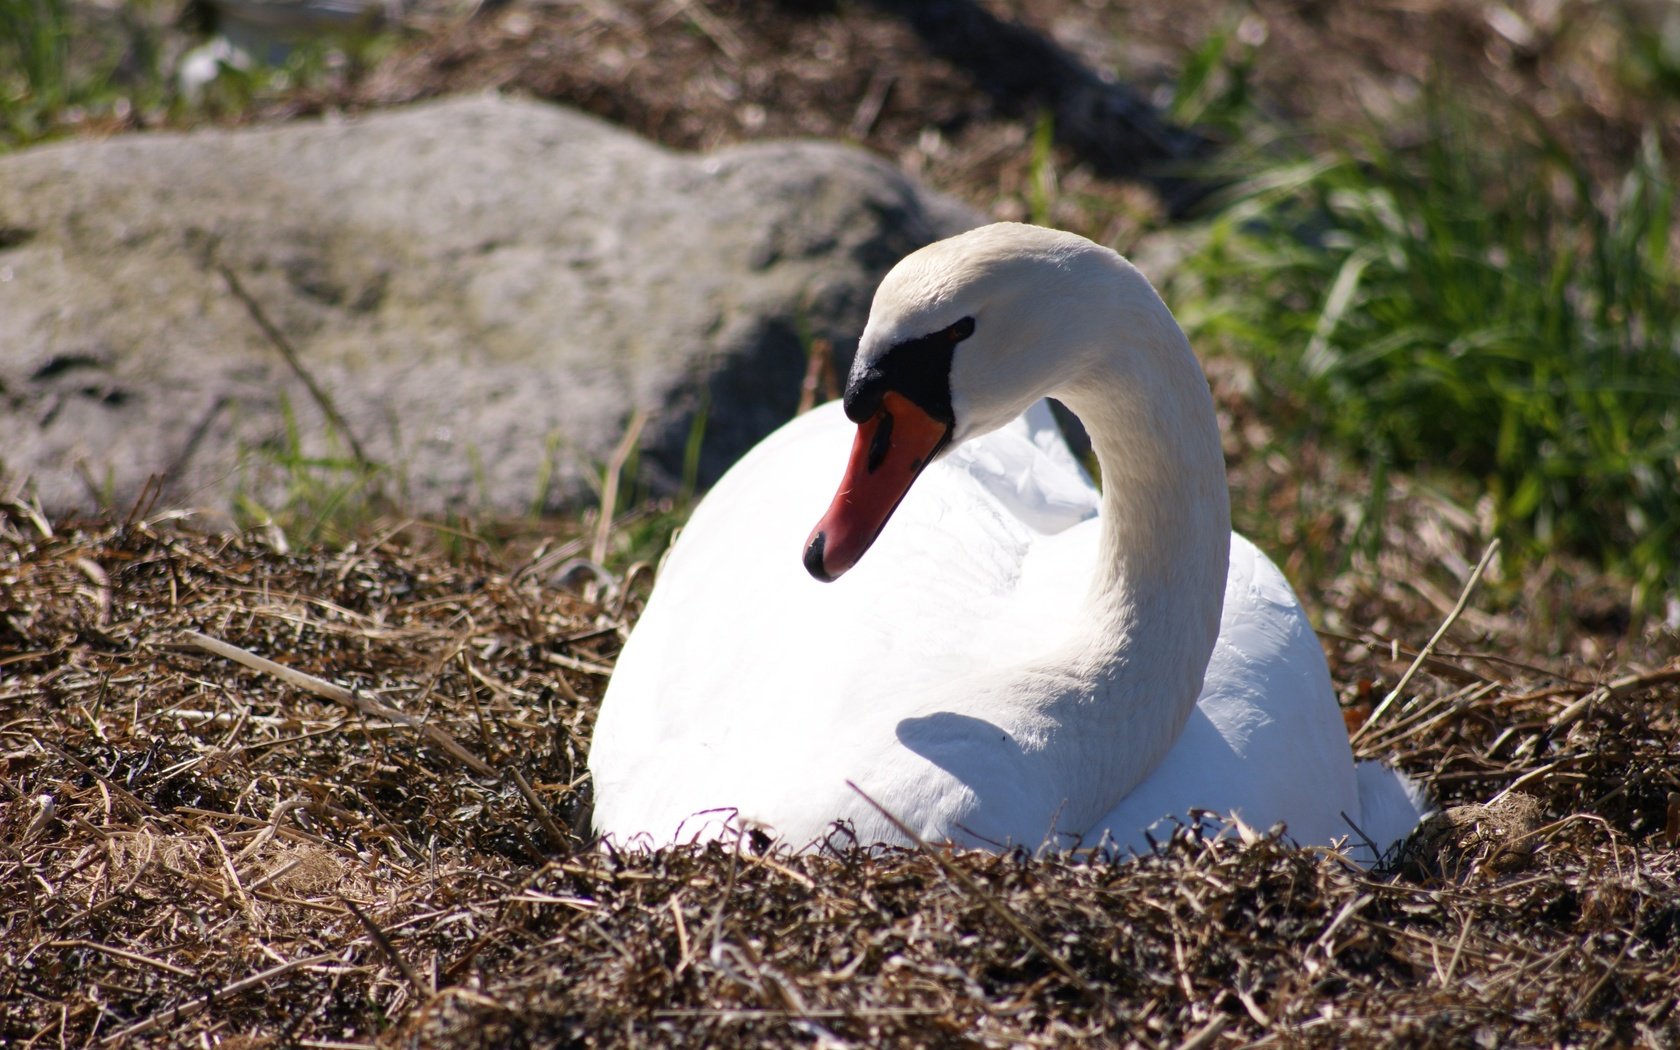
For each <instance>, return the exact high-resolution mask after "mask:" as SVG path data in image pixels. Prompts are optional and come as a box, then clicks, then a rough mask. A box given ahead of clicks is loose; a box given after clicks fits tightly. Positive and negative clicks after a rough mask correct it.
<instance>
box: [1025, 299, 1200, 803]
mask: <svg viewBox="0 0 1680 1050" xmlns="http://www.w3.org/2000/svg"><path fill="white" fill-rule="evenodd" d="M1162 313H1165V308H1164V307H1163V308H1162ZM1166 324H1167V325H1168V326H1170V327H1169V328H1167V329H1165V330H1163V331H1162V332H1161V333H1160V335H1161V338H1163V339H1168V340H1170V341H1171V342H1173V344H1174V345H1173V346H1172V347H1171V348H1170V349H1171V352H1168V353H1161V354H1157V355H1153V357H1152V362H1153V364H1155V365H1158V366H1160V367H1158V368H1152V369H1151V370H1150V373H1149V375H1147V376H1140V375H1137V374H1123V373H1122V372H1121V371H1120V368H1119V363H1117V364H1116V368H1115V370H1114V371H1111V372H1109V371H1103V370H1102V369H1100V368H1099V369H1098V370H1096V371H1094V372H1087V373H1086V374H1085V375H1083V376H1082V377H1081V379H1080V380H1079V381H1078V382H1076V383H1074V384H1071V385H1069V386H1067V387H1065V388H1063V389H1062V390H1060V391H1059V392H1058V394H1057V396H1058V397H1060V398H1061V399H1062V400H1063V401H1064V402H1065V403H1066V404H1067V405H1068V407H1069V408H1070V409H1072V410H1073V411H1074V413H1076V414H1077V415H1078V416H1079V418H1080V420H1081V421H1082V422H1083V423H1084V424H1085V427H1086V430H1087V431H1088V432H1089V434H1090V435H1091V441H1092V445H1093V447H1094V449H1095V452H1096V456H1097V462H1098V464H1099V466H1100V468H1101V472H1102V481H1103V493H1102V504H1101V510H1100V527H1101V542H1100V545H1099V551H1098V557H1097V562H1096V564H1095V565H1094V566H1093V571H1092V578H1091V583H1090V590H1089V592H1088V594H1087V597H1086V608H1085V614H1084V616H1082V618H1081V619H1082V630H1081V631H1080V632H1079V634H1078V636H1077V637H1075V638H1074V639H1072V640H1071V642H1070V644H1071V646H1072V649H1071V651H1064V655H1065V657H1067V658H1068V659H1067V662H1066V663H1065V664H1063V667H1064V669H1067V670H1069V671H1070V672H1071V675H1072V678H1073V681H1072V682H1071V685H1072V688H1071V689H1069V690H1067V691H1066V692H1064V693H1063V694H1062V699H1061V700H1060V701H1059V702H1058V706H1059V707H1060V708H1061V710H1060V711H1059V712H1058V713H1057V714H1056V715H1054V716H1053V720H1054V721H1055V722H1056V723H1057V724H1059V725H1061V726H1063V727H1064V729H1068V728H1075V727H1077V730H1078V731H1077V732H1075V733H1071V734H1069V733H1066V732H1062V733H1058V734H1057V736H1058V738H1059V739H1060V740H1062V741H1066V742H1067V743H1068V744H1069V745H1071V746H1073V747H1074V748H1076V749H1077V750H1078V752H1079V753H1078V754H1070V755H1068V756H1066V761H1067V762H1069V763H1070V765H1068V766H1064V769H1073V770H1077V771H1078V773H1077V774H1076V775H1077V776H1078V777H1079V778H1080V779H1082V780H1084V779H1087V778H1089V784H1088V785H1086V786H1085V787H1086V790H1078V789H1077V788H1075V789H1074V790H1070V797H1071V798H1086V799H1091V800H1092V808H1094V809H1098V810H1100V811H1099V812H1095V813H1092V814H1088V815H1084V814H1081V815H1077V816H1076V815H1075V814H1071V813H1070V814H1068V816H1069V817H1070V818H1074V819H1075V820H1077V819H1079V818H1080V817H1087V818H1088V819H1091V820H1094V819H1097V818H1099V817H1101V816H1102V815H1103V813H1106V812H1107V809H1108V808H1111V807H1112V806H1113V805H1114V804H1117V803H1118V802H1119V800H1120V799H1121V798H1122V797H1124V796H1125V794H1126V793H1127V792H1129V791H1130V790H1131V789H1132V788H1133V787H1135V786H1136V785H1137V784H1138V783H1139V782H1140V781H1142V779H1143V778H1144V777H1146V776H1147V775H1148V774H1149V772H1150V771H1151V770H1152V769H1154V767H1155V766H1156V765H1157V764H1158V763H1159V762H1160V760H1161V759H1162V758H1163V757H1164V756H1165V755H1166V753H1167V751H1168V750H1169V749H1170V748H1171V747H1172V745H1173V743H1174V741H1176V740H1177V738H1178V736H1179V734H1180V732H1181V731H1182V730H1183V728H1184V724H1185V721H1186V720H1187V719H1188V718H1189V716H1190V713H1191V711H1192V710H1193V709H1194V708H1195V705H1196V700H1197V698H1198V697H1199V695H1200V693H1201V688H1202V679H1203V676H1204V674H1205V673H1206V671H1207V665H1208V658H1209V656H1210V655H1211V653H1212V651H1213V645H1214V641H1215V639H1216V638H1217V637H1218V634H1219V618H1220V611H1221V609H1222V606H1223V603H1224V597H1225V580H1226V575H1227V571H1228V567H1229V562H1230V544H1231V519H1230V504H1229V495H1228V492H1227V489H1226V482H1225V462H1224V456H1223V454H1222V453H1221V450H1220V445H1219V430H1218V423H1217V420H1216V418H1215V415H1214V407H1213V399H1212V396H1211V395H1210V394H1209V392H1208V387H1207V381H1206V379H1205V378H1204V377H1203V375H1202V372H1201V368H1200V366H1199V365H1198V364H1197V362H1196V359H1195V357H1194V355H1192V354H1191V353H1190V350H1189V347H1188V345H1186V344H1185V343H1184V336H1183V335H1182V333H1180V332H1179V330H1178V327H1177V325H1176V324H1175V323H1173V322H1172V321H1171V319H1170V315H1169V316H1168V318H1167V321H1166ZM1069 723H1072V724H1071V725H1070V724H1069ZM1070 824H1071V821H1070Z"/></svg>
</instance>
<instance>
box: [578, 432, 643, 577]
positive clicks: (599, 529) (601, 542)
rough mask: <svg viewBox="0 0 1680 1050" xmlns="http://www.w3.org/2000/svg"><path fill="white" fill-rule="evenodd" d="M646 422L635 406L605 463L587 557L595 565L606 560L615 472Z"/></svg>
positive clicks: (615, 504) (615, 503)
mask: <svg viewBox="0 0 1680 1050" xmlns="http://www.w3.org/2000/svg"><path fill="white" fill-rule="evenodd" d="M646 422H647V410H646V409H641V408H638V409H636V411H635V412H633V413H631V415H630V423H629V425H628V426H626V427H625V428H624V436H623V437H621V438H619V439H618V447H617V448H615V449H613V454H612V459H611V460H609V461H608V462H607V476H606V477H605V478H603V479H602V482H601V517H600V520H598V521H596V522H595V543H594V545H593V546H591V547H590V549H589V557H590V560H591V561H593V562H594V563H595V564H597V565H600V564H602V563H603V562H605V561H606V560H607V540H608V539H609V538H611V536H612V523H613V515H614V514H615V513H617V511H618V475H619V474H620V473H621V472H622V471H623V470H624V464H625V462H626V461H627V460H629V458H630V453H631V452H634V451H635V449H636V441H637V439H639V438H640V437H641V436H642V426H643V424H645V423H646Z"/></svg>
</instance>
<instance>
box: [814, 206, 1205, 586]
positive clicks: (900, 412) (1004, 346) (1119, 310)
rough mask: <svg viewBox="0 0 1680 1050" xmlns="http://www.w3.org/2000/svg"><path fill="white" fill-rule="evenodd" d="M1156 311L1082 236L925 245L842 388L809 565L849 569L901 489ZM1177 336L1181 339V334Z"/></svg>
mask: <svg viewBox="0 0 1680 1050" xmlns="http://www.w3.org/2000/svg"><path fill="white" fill-rule="evenodd" d="M1134 299H1135V300H1137V301H1139V302H1141V303H1143V305H1145V306H1146V307H1148V308H1147V309H1145V310H1143V311H1141V313H1142V315H1143V316H1144V317H1145V318H1146V319H1148V320H1149V321H1150V322H1153V321H1154V320H1155V319H1156V318H1155V314H1154V311H1158V312H1159V313H1160V314H1162V315H1165V318H1166V324H1167V325H1168V326H1170V327H1171V328H1172V330H1173V331H1174V332H1176V331H1177V326H1176V324H1174V322H1173V321H1172V316H1171V314H1169V313H1167V312H1166V308H1165V307H1163V306H1161V304H1160V299H1159V298H1158V297H1157V296H1156V295H1155V293H1154V290H1153V289H1151V288H1150V287H1149V282H1148V281H1147V280H1145V279H1144V277H1143V276H1142V275H1141V274H1139V273H1138V272H1137V270H1136V269H1134V268H1133V267H1132V266H1131V264H1130V263H1128V262H1126V261H1125V260H1124V259H1122V258H1121V257H1120V256H1119V255H1117V254H1115V253H1114V252H1112V251H1110V250H1108V249H1107V248H1103V247H1101V246H1099V245H1096V244H1093V243H1092V242H1091V241H1088V240H1086V239H1085V238H1083V237H1079V236H1077V235H1075V234H1071V233H1062V232H1060V231H1057V230H1047V229H1043V228H1040V227H1037V226H1024V225H1021V224H1018V223H997V224H995V225H992V226H983V227H981V228H979V229H977V230H971V231H969V232H968V233H964V234H960V235H958V236H956V237H952V238H949V239H948V240H943V241H939V242H938V243H936V244H930V245H928V246H927V247H925V248H922V249H921V250H919V251H917V252H914V253H913V254H911V255H909V256H907V257H906V258H905V259H904V260H903V261H901V262H900V263H899V264H898V265H897V266H895V267H893V269H892V271H891V272H890V273H888V274H887V276H886V278H885V280H883V281H882V282H881V287H880V288H879V289H878V290H877V291H876V293H875V300H874V303H873V304H872V305H871V307H870V311H869V323H868V325H867V326H865V328H864V330H863V337H862V338H861V339H860V340H859V343H858V352H857V358H856V359H855V361H854V362H853V364H852V372H851V375H850V377H849V378H848V379H847V382H846V394H845V408H846V415H847V416H848V417H849V418H850V419H851V420H852V421H853V422H854V423H856V424H858V431H857V437H856V439H855V440H854V442H853V445H852V453H851V459H850V461H849V462H848V464H847V467H846V474H845V477H844V478H843V479H842V480H841V483H840V489H839V492H838V493H837V494H836V495H835V497H834V502H833V504H832V505H831V506H830V507H829V509H828V513H827V514H825V515H823V518H822V520H821V521H819V522H818V523H817V526H816V528H815V529H813V530H812V531H811V535H810V538H809V539H808V540H807V541H806V546H805V567H806V569H808V570H809V571H810V573H811V575H812V576H815V577H816V578H817V579H819V580H825V581H826V580H833V579H836V578H838V577H839V576H840V574H841V573H844V572H845V571H846V570H847V569H849V568H851V567H852V566H853V565H855V564H856V563H857V561H858V559H859V558H861V557H862V556H863V554H864V552H865V551H867V550H868V549H869V547H870V545H871V544H872V543H874V542H875V538H876V537H877V536H878V535H880V532H881V529H882V528H883V527H885V525H886V523H887V519H888V518H890V517H891V516H892V513H893V511H894V510H896V509H897V508H898V504H899V502H900V501H901V500H903V498H904V495H905V493H907V492H908V491H909V490H910V486H911V485H912V484H913V483H914V482H915V480H916V478H917V477H918V476H919V475H920V474H921V472H922V470H923V469H924V468H926V467H927V465H928V464H929V463H931V462H932V461H933V460H934V459H936V458H938V457H939V456H940V455H941V454H943V453H944V452H945V451H946V450H947V449H949V448H951V447H952V446H953V445H957V444H960V443H962V442H963V441H966V440H968V439H969V438H972V437H977V436H979V435H981V434H984V433H987V432H989V431H992V430H996V429H997V428H999V427H1001V426H1003V425H1004V424H1006V423H1008V422H1009V421H1010V420H1012V419H1014V418H1015V417H1016V416H1018V415H1020V414H1021V413H1022V412H1023V411H1025V410H1026V409H1027V407H1028V406H1030V405H1031V404H1032V403H1033V402H1035V401H1037V400H1038V399H1039V398H1041V397H1044V396H1045V395H1046V394H1049V393H1051V392H1053V391H1057V390H1059V389H1062V388H1063V387H1065V386H1067V385H1069V384H1071V383H1075V382H1077V380H1078V377H1079V375H1080V374H1081V372H1083V371H1084V370H1085V369H1087V368H1088V367H1089V366H1090V364H1091V362H1092V359H1093V356H1094V355H1097V354H1103V353H1110V354H1111V353H1112V347H1113V346H1114V345H1115V341H1116V337H1117V336H1121V335H1122V334H1123V333H1121V332H1117V331H1115V330H1114V329H1115V327H1116V326H1117V325H1120V324H1125V323H1127V321H1128V320H1129V318H1128V315H1129V314H1130V313H1132V312H1133V311H1130V310H1128V309H1126V307H1127V306H1128V305H1130V303H1131V302H1132V301H1133V300H1134ZM1179 339H1180V340H1181V341H1182V336H1179Z"/></svg>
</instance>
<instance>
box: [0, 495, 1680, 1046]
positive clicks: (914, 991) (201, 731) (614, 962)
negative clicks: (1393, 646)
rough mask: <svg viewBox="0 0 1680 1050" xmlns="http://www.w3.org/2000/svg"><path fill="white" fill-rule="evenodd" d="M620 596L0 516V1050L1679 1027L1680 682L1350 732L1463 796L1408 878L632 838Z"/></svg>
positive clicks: (1520, 691) (1398, 716)
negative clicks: (624, 832) (605, 791)
mask: <svg viewBox="0 0 1680 1050" xmlns="http://www.w3.org/2000/svg"><path fill="white" fill-rule="evenodd" d="M634 611H635V605H634V602H630V603H628V608H627V607H626V605H625V604H624V603H621V602H620V601H619V600H618V599H617V598H615V597H610V596H609V597H608V598H607V599H604V600H588V599H586V598H585V597H583V596H580V595H579V594H577V593H574V592H571V591H566V590H561V589H556V588H554V587H551V586H548V585H547V584H545V583H544V582H543V580H542V573H541V572H533V571H518V570H512V571H510V570H508V569H506V568H504V567H501V566H499V565H497V564H495V563H493V562H491V561H489V560H484V559H479V558H475V557H471V556H466V557H455V558H444V557H442V556H440V555H438V554H435V553H427V552H425V551H422V550H420V549H417V548H415V547H413V546H409V545H406V544H405V543H403V542H401V541H399V540H398V539H397V538H396V536H395V535H393V534H388V535H386V536H384V537H376V538H374V539H372V540H370V541H368V542H365V543H361V544H356V545H352V546H350V547H348V548H346V549H343V550H337V551H303V552H287V551H285V550H283V549H278V548H277V547H276V545H275V544H273V543H271V542H269V541H268V540H266V539H265V538H264V537H263V536H262V535H261V534H256V533H252V534H242V535H220V536H212V535H201V534H197V533H195V532H193V531H190V530H189V529H187V528H184V527H182V526H181V523H178V522H172V521H169V520H163V519H154V520H149V521H128V522H99V523H81V524H76V523H65V524H63V525H60V526H58V527H57V528H54V527H53V526H51V525H50V524H49V523H47V522H45V521H42V520H40V518H39V516H38V515H35V514H34V513H32V512H30V511H29V510H28V509H27V508H18V507H14V508H13V509H12V510H10V511H4V512H0V900H3V901H4V902H5V907H4V908H0V930H3V933H4V936H3V939H0V1044H4V1045H12V1046H82V1045H115V1046H129V1045H188V1044H190V1045H194V1046H201V1045H230V1046H245V1047H254V1046H270V1045H274V1046H278V1045H306V1046H366V1045H375V1044H377V1045H383V1046H486V1047H490V1046H495V1047H505V1046H548V1045H560V1044H567V1045H569V1044H591V1045H595V1044H614V1045H617V1044H652V1045H660V1046H665V1045H676V1044H692V1045H720V1044H721V1045H731V1044H739V1043H748V1042H750V1043H753V1044H800V1045H806V1044H817V1045H842V1044H855V1045H866V1046H876V1045H905V1046H925V1045H994V1044H996V1045H1036V1046H1060V1045H1068V1044H1069V1043H1070V1041H1071V1040H1072V1039H1074V1038H1080V1037H1097V1038H1099V1039H1101V1040H1102V1042H1103V1043H1104V1044H1108V1045H1123V1044H1124V1045H1145V1046H1148V1045H1182V1046H1195V1047H1216V1046H1227V1047H1235V1046H1241V1045H1248V1044H1267V1043H1282V1044H1289V1045H1323V1046H1345V1045H1350V1044H1351V1045H1425V1044H1428V1045H1467V1044H1469V1043H1471V1042H1475V1043H1478V1044H1480V1045H1486V1046H1492V1045H1539V1044H1569V1045H1618V1046H1620V1045H1631V1044H1641V1045H1651V1046H1674V1045H1677V1044H1680V1011H1677V1008H1676V1004H1675V996H1674V988H1675V986H1676V983H1677V980H1680V889H1677V876H1680V857H1677V855H1676V851H1675V849H1674V846H1675V844H1676V840H1677V838H1680V801H1673V800H1674V799H1677V798H1680V796H1675V795H1672V794H1671V793H1672V792H1675V791H1680V760H1677V758H1676V741H1680V662H1677V663H1671V664H1670V665H1668V666H1667V667H1666V668H1654V669H1640V668H1631V669H1624V670H1623V672H1620V673H1618V674H1615V675H1609V676H1603V677H1602V678H1601V680H1599V681H1596V682H1591V683H1588V682H1580V683H1575V682H1570V681H1566V680H1563V679H1555V678H1547V677H1543V676H1541V675H1540V674H1539V673H1538V672H1523V674H1525V675H1526V676H1527V677H1526V679H1525V680H1522V681H1518V680H1515V679H1512V678H1506V677H1500V674H1501V673H1503V672H1499V671H1498V670H1497V669H1498V668H1504V670H1505V671H1506V672H1510V671H1511V668H1510V667H1509V666H1508V665H1505V664H1499V663H1497V662H1486V661H1483V662H1476V661H1470V660H1463V661H1458V662H1453V661H1448V660H1445V659H1443V658H1440V657H1437V658H1435V659H1433V660H1431V661H1429V662H1427V663H1425V664H1424V665H1423V667H1422V670H1421V671H1420V672H1419V674H1418V675H1417V676H1416V677H1415V678H1413V679H1412V682H1411V684H1410V686H1409V687H1408V690H1409V691H1408V695H1409V696H1410V695H1412V694H1415V696H1416V699H1415V702H1412V703H1410V704H1409V705H1407V706H1404V707H1403V708H1400V707H1397V708H1396V709H1394V710H1391V711H1390V712H1388V713H1387V714H1386V715H1385V720H1384V721H1383V723H1382V724H1381V725H1379V726H1377V727H1375V728H1373V729H1372V730H1369V731H1367V732H1366V733H1365V734H1364V736H1363V737H1362V745H1364V746H1366V749H1367V750H1369V751H1376V752H1381V753H1384V754H1392V755H1395V756H1397V757H1398V759H1399V761H1400V762H1401V763H1402V764H1403V765H1405V766H1406V768H1408V769H1410V770H1412V771H1413V772H1415V773H1417V774H1419V775H1421V776H1422V777H1423V778H1424V779H1426V780H1427V781H1428V782H1429V783H1430V784H1431V786H1432V788H1433V789H1434V790H1435V791H1436V793H1437V795H1438V797H1440V798H1441V799H1442V800H1443V801H1446V802H1450V803H1459V804H1460V805H1459V806H1458V807H1457V808H1455V809H1452V810H1450V811H1449V813H1448V814H1447V815H1446V816H1444V817H1443V818H1442V819H1441V820H1440V821H1438V822H1437V823H1436V824H1434V825H1432V826H1431V827H1430V828H1428V829H1426V831H1425V832H1424V833H1423V834H1420V835H1419V836H1417V837H1416V838H1415V839H1414V841H1413V842H1412V844H1411V846H1410V848H1409V849H1408V851H1407V854H1406V855H1405V856H1404V857H1403V858H1401V860H1400V861H1399V862H1397V864H1395V865H1394V866H1393V870H1390V871H1385V872H1378V873H1367V872H1361V871H1357V870H1353V869H1351V868H1349V867H1347V866H1346V865H1344V864H1342V863H1340V862H1338V861H1337V860H1336V859H1335V858H1334V857H1331V856H1326V855H1324V854H1321V853H1316V852H1313V851H1307V850H1300V849H1296V848H1294V847H1292V846H1290V845H1288V844H1287V842H1285V841H1283V840H1281V839H1279V838H1277V837H1268V836H1264V835H1256V834H1252V833H1248V834H1242V835H1237V836H1231V837H1227V838H1222V839H1208V838H1204V837H1199V836H1197V835H1195V834H1193V833H1190V832H1184V833H1182V834H1180V835H1179V836H1177V837H1175V838H1174V839H1173V840H1172V841H1171V842H1169V843H1165V844H1163V846H1162V849H1161V850H1160V852H1159V853H1157V854H1155V855H1151V856H1148V857H1145V858H1142V859H1139V860H1132V861H1116V862H1106V861H1105V862H1100V863H1099V862H1089V861H1080V860H1078V859H1074V858H1067V857H1036V858H1035V857H1028V856H1025V855H1019V854H1017V855H1010V856H1003V857H997V856H990V855H970V854H955V855H943V854H932V853H919V852H913V851H910V852H891V853H886V854H869V853H863V852H857V851H841V852H835V853H830V854H824V855H800V856H793V855H788V854H785V853H782V852H777V851H768V852H766V851H763V850H761V849H759V848H757V847H755V846H754V844H752V843H750V842H749V843H743V844H742V848H740V849H730V848H723V847H719V846H711V847H707V848H697V849H692V850H677V851H667V852H663V853H659V854H655V855H614V854H610V853H603V852H600V851H597V850H594V849H592V848H590V844H589V843H588V842H587V841H586V838H585V837H584V836H583V835H582V834H581V833H580V832H581V830H582V829H583V828H585V827H586V826H587V807H588V799H587V795H586V792H585V790H584V788H585V785H584V783H583V779H582V775H583V756H584V754H585V753H586V741H587V740H588V736H589V731H590V726H591V721H592V718H593V712H594V709H595V705H596V702H597V699H598V697H599V695H600V690H601V687H602V685H603V684H604V682H605V679H606V675H607V673H608V671H609V669H610V666H611V663H612V660H613V658H614V656H615V654H616V651H617V648H618V645H619V642H620V638H621V631H622V629H623V627H624V624H625V620H626V616H627V614H629V615H633V614H634ZM256 657H261V658H266V659H269V660H273V661H276V662H277V663H278V664H280V665H283V667H284V668H286V669H289V673H288V672H283V671H282V670H280V669H279V668H276V667H274V666H271V665H267V664H264V663H262V662H261V661H260V660H258V659H254V658H256ZM1490 668H1494V669H1495V670H1489V669H1490ZM1512 673H1515V672H1512ZM1513 788H1515V789H1516V790H1515V791H1512V790H1511V789H1513ZM1501 792H1503V793H1504V794H1503V795H1501V796H1500V797H1498V798H1497V799H1496V801H1495V802H1494V803H1493V804H1492V805H1489V806H1483V805H1479V803H1480V802H1482V801H1483V800H1487V799H1492V798H1495V796H1496V795H1499V793H1501Z"/></svg>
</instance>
